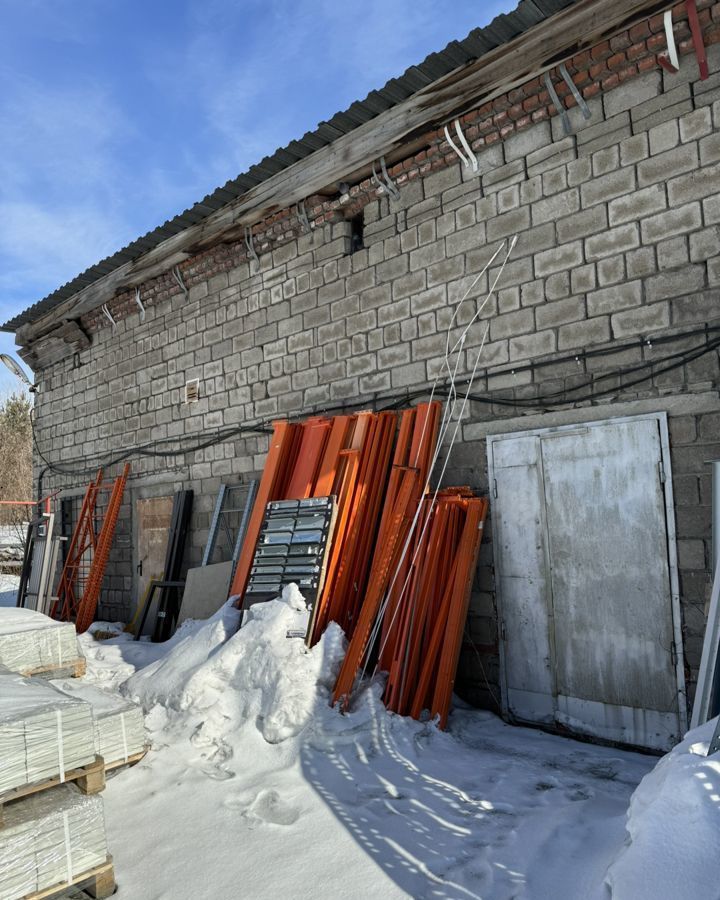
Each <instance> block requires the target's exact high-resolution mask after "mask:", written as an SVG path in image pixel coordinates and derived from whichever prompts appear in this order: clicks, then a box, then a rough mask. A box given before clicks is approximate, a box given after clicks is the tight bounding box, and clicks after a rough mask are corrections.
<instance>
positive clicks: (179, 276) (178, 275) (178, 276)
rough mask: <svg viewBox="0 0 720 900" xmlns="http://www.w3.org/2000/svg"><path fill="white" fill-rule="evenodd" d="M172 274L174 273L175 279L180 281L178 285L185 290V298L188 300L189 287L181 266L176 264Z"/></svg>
mask: <svg viewBox="0 0 720 900" xmlns="http://www.w3.org/2000/svg"><path fill="white" fill-rule="evenodd" d="M172 274H173V278H174V279H175V281H176V282H177V283H178V285H179V286H180V287H181V288H182V292H183V294H185V299H186V300H187V298H188V289H187V287H186V286H185V282H184V281H183V277H182V273H181V272H180V267H179V266H175V268H174V269H173V270H172Z"/></svg>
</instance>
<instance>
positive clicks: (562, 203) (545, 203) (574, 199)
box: [532, 188, 580, 225]
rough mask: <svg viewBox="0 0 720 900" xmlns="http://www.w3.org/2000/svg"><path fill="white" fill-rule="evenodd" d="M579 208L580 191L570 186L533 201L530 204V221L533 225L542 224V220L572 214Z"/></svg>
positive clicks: (545, 220)
mask: <svg viewBox="0 0 720 900" xmlns="http://www.w3.org/2000/svg"><path fill="white" fill-rule="evenodd" d="M579 209H580V191H579V190H578V189H577V188H570V190H567V191H563V192H562V193H560V194H555V195H554V196H552V197H547V198H545V199H544V200H538V201H537V203H534V204H533V205H532V222H533V225H542V224H543V223H544V222H551V221H555V220H556V219H560V218H562V217H564V216H569V215H572V213H574V212H577V211H578V210H579Z"/></svg>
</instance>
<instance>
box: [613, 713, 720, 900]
mask: <svg viewBox="0 0 720 900" xmlns="http://www.w3.org/2000/svg"><path fill="white" fill-rule="evenodd" d="M716 722H717V720H713V721H712V722H708V723H707V724H705V725H702V726H701V727H700V728H696V729H695V730H693V731H690V732H688V734H687V735H686V736H685V740H684V741H682V743H680V744H678V745H677V747H675V748H674V749H673V750H672V751H671V752H670V753H668V754H667V755H666V756H664V757H663V758H662V759H661V760H660V761H659V762H658V764H657V765H656V766H655V768H654V769H653V770H652V771H651V772H650V773H648V774H647V775H646V776H645V777H644V778H643V780H642V781H641V782H640V785H639V786H638V788H637V790H636V791H635V793H634V794H633V796H632V799H631V801H630V809H629V810H628V818H627V825H626V828H627V831H628V836H629V837H628V843H627V845H626V846H625V848H624V849H623V850H622V851H621V852H620V853H619V854H618V856H617V858H616V860H615V862H614V863H613V864H612V865H611V867H610V869H609V870H608V875H607V878H606V881H607V883H608V885H609V886H610V888H611V891H612V897H613V900H645V898H647V900H657V898H658V897H668V898H669V897H672V898H673V900H696V898H698V897H718V896H720V895H719V894H718V873H719V871H720V870H719V869H718V863H717V857H716V853H717V848H718V845H719V844H720V753H716V754H713V756H711V757H708V756H707V752H708V747H709V744H710V739H711V738H712V734H713V731H714V728H715V725H716Z"/></svg>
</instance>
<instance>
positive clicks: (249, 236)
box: [245, 225, 260, 266]
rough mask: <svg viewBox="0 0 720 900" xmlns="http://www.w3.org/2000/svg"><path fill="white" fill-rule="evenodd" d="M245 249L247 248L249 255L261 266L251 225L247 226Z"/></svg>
mask: <svg viewBox="0 0 720 900" xmlns="http://www.w3.org/2000/svg"><path fill="white" fill-rule="evenodd" d="M245 247H246V248H247V252H248V254H249V255H250V256H251V257H252V258H253V259H254V260H255V262H256V264H257V265H258V266H259V265H260V259H259V258H258V255H257V253H256V252H255V245H254V244H253V233H252V228H251V227H250V226H249V225H246V226H245Z"/></svg>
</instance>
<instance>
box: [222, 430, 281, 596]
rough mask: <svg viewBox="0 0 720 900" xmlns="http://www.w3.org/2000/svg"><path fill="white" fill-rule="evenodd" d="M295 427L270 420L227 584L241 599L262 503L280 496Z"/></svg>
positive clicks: (262, 514) (261, 514)
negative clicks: (257, 479)
mask: <svg viewBox="0 0 720 900" xmlns="http://www.w3.org/2000/svg"><path fill="white" fill-rule="evenodd" d="M295 430H296V429H295V428H294V426H292V425H291V424H290V423H289V422H286V421H284V420H283V421H277V422H274V423H273V433H272V436H271V438H270V446H269V448H268V455H267V459H266V460H265V468H264V469H263V474H262V478H261V479H260V485H259V487H258V492H257V495H256V497H255V503H254V505H253V509H252V513H251V515H250V520H249V522H248V526H247V531H246V533H245V540H244V541H243V546H242V550H241V551H240V558H239V559H238V564H237V569H236V570H235V577H234V578H233V583H232V587H231V588H230V593H231V594H237V595H239V597H240V601H239V602H241V601H242V595H243V594H244V593H245V587H246V586H247V580H248V576H249V574H250V568H251V566H252V561H253V557H254V555H255V545H256V544H257V539H258V537H259V535H260V529H261V528H262V523H263V518H264V516H265V507H266V506H267V504H268V503H269V502H270V501H271V500H277V499H280V498H279V497H278V496H277V494H278V485H279V483H280V482H281V481H282V480H283V479H284V478H285V477H286V463H287V459H286V457H287V456H288V455H289V453H290V451H291V449H292V445H293V443H294V437H295V434H294V432H295Z"/></svg>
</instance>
